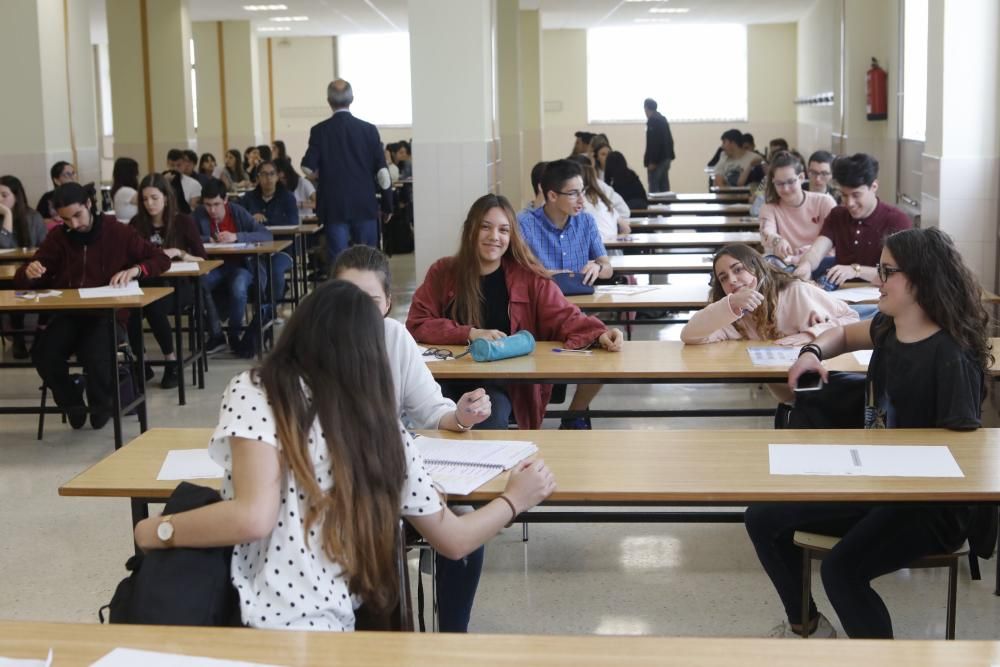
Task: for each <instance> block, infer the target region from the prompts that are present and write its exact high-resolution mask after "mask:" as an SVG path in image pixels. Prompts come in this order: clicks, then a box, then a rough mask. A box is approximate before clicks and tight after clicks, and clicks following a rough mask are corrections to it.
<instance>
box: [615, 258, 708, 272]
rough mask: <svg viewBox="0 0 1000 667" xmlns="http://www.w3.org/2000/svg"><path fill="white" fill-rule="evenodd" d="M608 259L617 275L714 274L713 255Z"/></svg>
mask: <svg viewBox="0 0 1000 667" xmlns="http://www.w3.org/2000/svg"><path fill="white" fill-rule="evenodd" d="M608 259H609V260H610V261H611V268H613V269H614V271H615V273H624V274H630V273H646V274H670V273H712V256H711V255H702V254H677V255H611V256H610V257H609V258H608Z"/></svg>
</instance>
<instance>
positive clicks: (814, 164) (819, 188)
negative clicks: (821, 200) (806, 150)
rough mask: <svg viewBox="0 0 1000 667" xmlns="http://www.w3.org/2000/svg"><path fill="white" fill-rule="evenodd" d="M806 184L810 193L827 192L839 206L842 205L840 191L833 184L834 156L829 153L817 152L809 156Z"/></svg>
mask: <svg viewBox="0 0 1000 667" xmlns="http://www.w3.org/2000/svg"><path fill="white" fill-rule="evenodd" d="M806 174H807V175H808V176H809V180H808V182H807V183H806V185H807V186H808V187H807V189H808V190H809V192H825V193H826V194H828V195H830V196H831V197H833V199H834V201H836V202H837V204H838V205H840V204H842V203H843V201H842V200H841V195H840V190H839V189H837V187H836V186H835V185H834V184H833V180H832V179H833V154H832V153H830V152H829V151H816V152H814V153H813V154H812V155H810V156H809V161H808V163H807V164H806Z"/></svg>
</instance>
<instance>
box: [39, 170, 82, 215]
mask: <svg viewBox="0 0 1000 667" xmlns="http://www.w3.org/2000/svg"><path fill="white" fill-rule="evenodd" d="M49 177H50V178H51V179H52V189H51V190H49V191H48V192H46V193H45V194H43V195H42V196H41V198H40V199H39V200H38V204H37V205H36V206H35V210H36V211H38V214H39V215H41V216H42V218H44V219H45V220H52V221H53V224H52V225H50V226H49V229H52V227H53V226H57V225H61V224H62V221H61V220H59V215H58V214H57V213H56V209H55V207H53V206H52V195H53V193H55V188H58V187H59V186H60V185H62V184H63V183H77V182H78V181H77V173H76V167H74V166H73V165H71V164H70V163H69V162H63V161H59V162H56V163H55V164H54V165H52V168H51V169H49Z"/></svg>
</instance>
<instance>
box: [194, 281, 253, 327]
mask: <svg viewBox="0 0 1000 667" xmlns="http://www.w3.org/2000/svg"><path fill="white" fill-rule="evenodd" d="M202 281H203V284H204V286H205V291H206V292H207V296H208V297H209V300H211V299H213V298H214V296H213V292H214V291H215V288H216V287H218V286H219V285H222V284H225V288H226V296H227V305H228V309H220V310H225V312H226V313H227V319H228V320H229V340H230V343H232V342H234V341H236V340H238V339H239V335H240V330H241V329H242V328H243V315H244V313H245V312H246V309H247V295H248V294H249V292H250V286H251V285H252V284H253V274H252V273H250V271H249V270H248V269H247V268H245V267H244V266H243V264H238V263H235V262H232V263H230V262H226V263H225V264H223V265H222V266H220V267H219V268H217V269H215V270H214V271H211V272H210V273H209V274H208V275H206V276H205V277H204V278H203V279H202ZM215 305H216V304H215V303H214V302H213V304H212V306H213V307H210V308H206V314H207V315H208V320H209V322H208V328H209V331H210V332H211V333H212V334H213V335H214V334H216V333H219V332H221V331H222V326H221V321H220V319H219V312H218V310H217V309H216V308H215Z"/></svg>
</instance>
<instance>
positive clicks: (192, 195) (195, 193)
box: [181, 174, 201, 204]
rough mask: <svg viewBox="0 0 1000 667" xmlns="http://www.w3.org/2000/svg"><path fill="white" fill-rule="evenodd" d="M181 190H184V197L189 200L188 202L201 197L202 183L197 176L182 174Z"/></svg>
mask: <svg viewBox="0 0 1000 667" xmlns="http://www.w3.org/2000/svg"><path fill="white" fill-rule="evenodd" d="M181 190H183V191H184V199H186V200H187V203H188V204H190V203H192V200H194V199H196V198H198V197H201V183H199V182H198V179H197V178H192V177H190V176H188V175H187V174H181Z"/></svg>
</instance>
